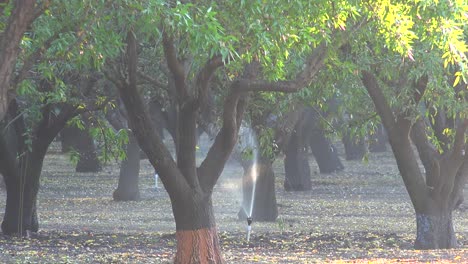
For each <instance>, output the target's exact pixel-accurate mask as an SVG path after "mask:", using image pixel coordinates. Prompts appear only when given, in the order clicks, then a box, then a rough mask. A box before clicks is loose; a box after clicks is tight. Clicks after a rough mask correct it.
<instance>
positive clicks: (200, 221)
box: [172, 192, 224, 264]
mask: <svg viewBox="0 0 468 264" xmlns="http://www.w3.org/2000/svg"><path fill="white" fill-rule="evenodd" d="M176 199H177V200H175V199H173V201H172V210H173V213H174V218H175V222H176V230H177V231H176V240H177V252H176V256H175V259H174V263H178V264H179V263H180V264H191V263H193V264H195V263H197V264H198V263H224V260H223V258H222V255H221V247H220V245H219V240H218V233H217V230H216V225H215V218H214V214H213V205H212V201H211V194H202V193H198V192H194V193H185V194H182V195H180V196H178V197H177V198H176Z"/></svg>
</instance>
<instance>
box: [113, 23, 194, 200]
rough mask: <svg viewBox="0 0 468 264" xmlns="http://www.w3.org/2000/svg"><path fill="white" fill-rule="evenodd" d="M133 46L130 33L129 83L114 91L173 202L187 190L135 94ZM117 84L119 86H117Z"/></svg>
mask: <svg viewBox="0 0 468 264" xmlns="http://www.w3.org/2000/svg"><path fill="white" fill-rule="evenodd" d="M136 46H137V44H136V39H135V35H134V34H133V32H129V33H128V35H127V65H128V67H127V70H128V75H129V80H131V81H130V82H129V83H122V84H123V85H122V86H121V85H119V86H117V88H118V89H119V92H120V97H121V99H122V101H123V103H124V105H125V108H126V110H127V115H128V120H129V122H130V127H132V128H133V133H134V135H135V137H136V138H137V140H138V143H139V145H140V147H141V149H142V150H143V151H144V152H145V154H146V155H147V156H148V159H149V161H150V163H151V165H153V167H154V169H155V170H156V172H157V173H158V174H159V176H160V178H161V181H162V182H163V184H164V187H165V188H166V190H167V191H168V193H169V195H170V196H171V199H175V198H176V197H174V195H175V194H177V193H180V192H188V191H189V190H190V188H189V186H188V184H187V182H186V180H185V179H184V177H183V175H182V174H181V173H180V171H179V170H178V168H177V164H176V163H175V161H174V160H173V159H172V156H171V153H170V152H169V150H168V149H167V148H166V146H165V145H164V143H163V141H162V139H161V136H160V135H159V134H158V133H157V131H158V130H157V129H156V128H155V127H154V124H153V122H152V121H151V117H150V115H149V113H148V111H147V109H146V108H145V104H144V103H143V99H142V98H141V96H140V94H139V93H138V90H137V87H136V79H137V69H136V66H137V60H138V57H136V56H137V52H136ZM117 83H118V84H120V82H117Z"/></svg>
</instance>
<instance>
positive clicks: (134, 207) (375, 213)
mask: <svg viewBox="0 0 468 264" xmlns="http://www.w3.org/2000/svg"><path fill="white" fill-rule="evenodd" d="M310 164H311V166H312V171H313V172H315V173H314V175H313V186H314V187H313V189H312V191H309V192H296V193H286V192H284V190H283V187H282V181H283V179H284V171H283V167H282V162H281V160H279V161H278V162H277V163H276V164H275V165H276V166H275V173H276V176H277V185H276V186H277V198H278V203H279V204H280V207H279V213H280V216H279V218H278V220H277V221H276V222H275V223H258V222H255V221H254V223H253V233H252V237H251V241H250V243H247V242H246V241H245V221H239V220H237V212H238V210H239V206H240V199H241V193H240V190H239V186H240V176H241V175H242V170H241V168H240V167H239V166H237V164H235V163H232V164H229V165H228V166H227V167H226V169H225V171H224V174H223V176H222V178H221V179H220V182H219V184H218V185H217V187H216V188H215V192H214V203H215V204H214V205H215V210H216V218H217V223H218V229H219V231H220V238H221V244H222V247H223V251H224V252H223V253H224V256H225V259H226V260H227V263H316V262H338V263H339V262H370V261H372V262H377V263H389V262H398V261H405V262H411V263H413V262H447V263H452V262H459V263H463V262H464V261H466V260H468V212H467V210H466V208H467V207H468V206H467V204H466V202H465V204H464V205H463V209H462V210H459V211H456V212H455V213H454V218H455V228H456V231H457V235H458V238H459V242H460V243H461V248H460V249H456V250H440V251H415V250H411V247H412V242H413V239H414V236H415V230H416V226H415V220H414V213H413V209H412V207H411V205H410V202H409V198H408V196H407V194H406V191H405V190H404V188H403V183H402V181H401V179H400V177H399V175H398V171H397V169H396V165H395V162H394V161H393V157H392V156H391V153H390V152H388V153H384V154H377V155H375V154H374V155H371V156H370V159H369V163H368V164H363V163H361V162H347V161H344V164H345V166H346V169H345V171H344V172H340V173H336V174H330V175H320V174H317V171H318V168H317V167H316V166H315V163H314V162H313V161H312V160H311V162H310ZM142 165H143V166H142V171H141V174H140V177H141V182H140V189H141V193H142V198H143V200H142V201H140V202H120V203H116V202H113V201H112V195H111V194H112V191H113V190H114V188H115V187H116V186H117V177H118V166H116V165H114V166H107V167H105V168H104V170H103V172H102V173H99V174H98V175H97V174H96V175H95V174H85V173H75V172H73V167H72V166H71V164H70V163H69V161H68V157H66V156H63V155H61V154H59V153H56V152H51V153H50V154H49V155H48V156H47V161H46V164H45V166H44V169H45V170H44V173H43V175H42V180H41V184H42V188H41V191H40V194H39V204H38V206H39V217H40V224H41V231H40V232H39V234H37V235H36V236H34V237H33V238H31V239H29V240H28V239H19V238H11V237H5V236H2V235H0V263H28V262H29V263H169V262H171V259H172V256H173V254H174V250H175V237H174V230H175V224H174V222H173V217H172V213H171V207H170V203H169V198H168V196H167V194H166V193H165V191H164V190H155V189H154V188H153V186H154V179H153V176H152V169H151V167H150V166H149V164H148V163H147V161H143V162H142ZM4 205H5V194H4V192H3V191H0V207H1V208H3V207H4ZM0 217H3V209H2V210H1V212H0Z"/></svg>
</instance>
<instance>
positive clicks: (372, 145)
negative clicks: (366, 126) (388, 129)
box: [369, 125, 388, 152]
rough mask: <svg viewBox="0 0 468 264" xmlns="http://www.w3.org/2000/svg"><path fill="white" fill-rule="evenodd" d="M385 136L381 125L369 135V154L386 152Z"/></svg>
mask: <svg viewBox="0 0 468 264" xmlns="http://www.w3.org/2000/svg"><path fill="white" fill-rule="evenodd" d="M387 142H388V139H387V135H386V134H385V129H384V127H383V126H382V125H379V126H378V127H377V129H376V130H375V133H374V134H372V135H370V140H369V151H370V152H385V151H387Z"/></svg>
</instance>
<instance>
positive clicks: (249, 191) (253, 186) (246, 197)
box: [238, 158, 278, 222]
mask: <svg viewBox="0 0 468 264" xmlns="http://www.w3.org/2000/svg"><path fill="white" fill-rule="evenodd" d="M254 178H256V179H255V180H254ZM242 194H243V196H242V197H243V200H242V208H241V209H240V211H239V214H238V217H239V219H240V220H245V219H247V217H249V216H251V217H253V219H254V220H255V221H260V222H267V221H275V220H276V218H277V217H278V207H277V204H276V194H275V174H274V172H273V167H272V163H271V161H270V160H269V159H266V158H260V159H259V160H258V161H257V163H256V164H255V165H254V164H250V166H248V168H247V169H246V170H244V176H243V177H242ZM252 196H253V197H252ZM252 198H253V199H252ZM251 208H252V209H251ZM250 211H251V212H250Z"/></svg>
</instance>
